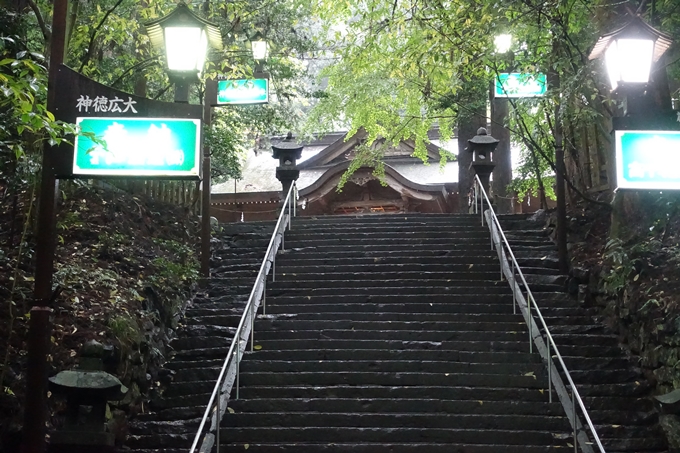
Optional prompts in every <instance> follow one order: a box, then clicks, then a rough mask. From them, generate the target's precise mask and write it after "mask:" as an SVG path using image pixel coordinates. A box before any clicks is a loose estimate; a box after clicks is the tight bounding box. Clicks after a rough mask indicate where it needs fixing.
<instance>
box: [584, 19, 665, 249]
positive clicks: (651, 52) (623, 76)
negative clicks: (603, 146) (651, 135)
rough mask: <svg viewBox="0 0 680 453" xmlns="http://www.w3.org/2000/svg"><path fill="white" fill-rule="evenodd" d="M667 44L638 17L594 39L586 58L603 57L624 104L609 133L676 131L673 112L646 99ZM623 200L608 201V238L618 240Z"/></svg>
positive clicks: (621, 196) (621, 193)
mask: <svg viewBox="0 0 680 453" xmlns="http://www.w3.org/2000/svg"><path fill="white" fill-rule="evenodd" d="M671 44H672V39H671V37H670V36H669V35H667V34H665V33H663V32H661V31H659V30H656V29H655V28H653V27H652V26H651V25H649V24H647V23H645V22H644V21H643V20H642V19H641V18H640V17H639V16H636V17H634V18H633V19H632V20H630V21H629V22H628V23H627V24H625V25H624V26H623V27H621V28H619V29H617V30H614V31H612V32H610V33H607V34H605V35H603V36H602V37H600V38H599V39H598V41H597V43H596V44H595V47H593V50H592V52H591V53H590V56H589V58H590V59H591V60H593V59H596V58H601V57H602V56H604V59H605V65H606V67H607V74H608V76H609V81H610V83H611V89H612V92H613V93H614V94H621V95H623V96H624V97H625V100H626V105H625V110H624V116H622V117H613V118H612V125H613V133H614V132H615V131H617V130H636V129H637V130H654V129H676V128H677V122H676V117H675V115H672V113H673V112H669V113H671V115H667V114H666V113H667V112H664V111H663V109H661V108H657V106H656V105H655V104H654V102H653V101H652V100H651V99H652V98H653V96H649V95H648V91H649V90H648V88H649V81H650V75H651V72H652V65H653V63H654V62H656V61H658V60H659V58H661V56H662V55H663V54H664V53H665V52H666V50H668V48H669V47H670V46H671ZM611 173H614V172H611ZM624 197H625V191H616V193H615V196H614V200H613V201H612V207H613V209H612V220H611V231H610V235H611V236H612V237H618V236H619V235H620V233H621V229H622V226H623V225H624V218H623V206H624Z"/></svg>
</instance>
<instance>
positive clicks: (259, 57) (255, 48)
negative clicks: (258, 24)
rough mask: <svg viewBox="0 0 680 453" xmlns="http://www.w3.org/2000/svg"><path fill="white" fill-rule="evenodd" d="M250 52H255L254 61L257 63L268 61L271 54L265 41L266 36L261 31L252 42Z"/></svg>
mask: <svg viewBox="0 0 680 453" xmlns="http://www.w3.org/2000/svg"><path fill="white" fill-rule="evenodd" d="M250 50H251V51H252V52H253V59H254V60H255V61H258V62H259V61H263V60H266V59H267V55H268V53H269V46H268V45H267V41H265V39H264V36H262V33H260V32H259V31H258V32H257V33H255V36H253V38H252V39H251V40H250Z"/></svg>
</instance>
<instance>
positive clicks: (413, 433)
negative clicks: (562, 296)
mask: <svg viewBox="0 0 680 453" xmlns="http://www.w3.org/2000/svg"><path fill="white" fill-rule="evenodd" d="M527 428H530V427H529V426H527ZM223 430H224V434H223V436H224V438H225V439H229V442H230V443H243V442H254V441H257V442H267V443H270V442H328V443H336V442H343V441H345V440H347V439H352V441H353V442H377V443H392V442H398V443H411V442H419V443H428V442H447V443H478V444H495V445H498V446H504V445H552V444H558V445H563V446H565V447H566V441H565V440H561V441H560V440H558V439H555V437H554V435H553V433H551V432H550V431H543V430H539V429H537V430H535V431H528V430H499V429H455V428H450V429H445V428H357V427H332V428H324V427H313V426H312V427H289V426H286V427H278V426H271V427H253V428H251V427H247V428H229V429H224V428H223Z"/></svg>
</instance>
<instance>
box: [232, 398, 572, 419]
mask: <svg viewBox="0 0 680 453" xmlns="http://www.w3.org/2000/svg"><path fill="white" fill-rule="evenodd" d="M229 407H231V408H232V409H234V411H235V412H236V413H241V412H349V413H392V412H396V413H445V414H495V415H534V416H537V415H541V416H555V417H561V416H563V415H564V409H563V408H562V406H561V405H560V404H559V403H557V402H555V403H552V404H545V403H543V402H529V401H493V400H486V401H483V400H443V399H439V398H436V399H432V398H430V399H426V398H422V399H414V398H401V399H387V398H385V399H380V398H362V399H354V398H260V399H243V398H241V399H238V400H231V401H229Z"/></svg>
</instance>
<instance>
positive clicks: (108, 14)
mask: <svg viewBox="0 0 680 453" xmlns="http://www.w3.org/2000/svg"><path fill="white" fill-rule="evenodd" d="M121 3H123V0H118V1H117V2H116V4H115V5H113V7H112V8H111V9H110V10H108V11H107V12H106V14H104V17H102V20H101V21H99V23H98V24H97V26H96V27H95V28H94V30H92V33H91V34H90V42H89V43H88V45H87V53H86V54H85V58H83V62H82V63H81V65H80V69H78V72H83V68H85V65H86V64H87V63H89V62H90V57H91V55H92V46H94V38H95V37H96V36H97V32H98V31H99V29H100V28H102V26H103V25H104V22H106V19H108V18H109V16H110V15H111V13H113V12H114V11H115V10H116V8H118V6H120V4H121Z"/></svg>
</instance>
